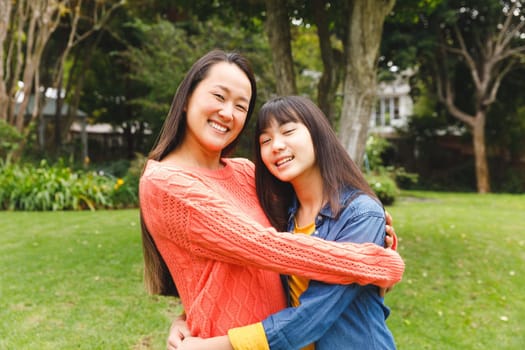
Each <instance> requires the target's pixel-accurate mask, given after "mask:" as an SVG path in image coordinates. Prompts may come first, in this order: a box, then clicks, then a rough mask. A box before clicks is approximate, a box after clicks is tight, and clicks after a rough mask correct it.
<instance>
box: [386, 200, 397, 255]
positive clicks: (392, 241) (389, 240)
mask: <svg viewBox="0 0 525 350" xmlns="http://www.w3.org/2000/svg"><path fill="white" fill-rule="evenodd" d="M385 219H386V225H385V231H386V236H385V248H391V249H393V250H396V249H397V236H396V231H395V230H394V226H393V224H394V221H393V219H392V215H390V213H389V212H387V211H386V210H385Z"/></svg>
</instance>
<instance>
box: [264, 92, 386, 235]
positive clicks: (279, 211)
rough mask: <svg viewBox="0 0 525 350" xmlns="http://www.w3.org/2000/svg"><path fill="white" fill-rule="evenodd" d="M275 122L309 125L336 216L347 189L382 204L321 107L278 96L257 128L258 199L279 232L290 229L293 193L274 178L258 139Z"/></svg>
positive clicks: (327, 197)
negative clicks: (343, 190)
mask: <svg viewBox="0 0 525 350" xmlns="http://www.w3.org/2000/svg"><path fill="white" fill-rule="evenodd" d="M272 121H276V122H277V123H278V124H279V125H281V124H284V123H288V122H296V123H302V124H304V125H305V126H306V128H307V129H308V131H309V132H310V135H311V137H312V142H313V147H314V152H315V159H316V162H317V165H318V166H319V170H320V172H321V176H322V179H323V197H324V200H326V201H327V203H328V204H329V205H330V208H331V209H332V211H333V212H334V213H335V214H336V216H337V215H338V214H339V212H340V210H341V209H342V207H341V204H340V198H339V196H340V193H341V190H342V189H343V188H345V187H351V188H355V189H357V190H360V191H362V192H364V193H366V194H368V195H369V196H371V197H372V198H374V199H376V200H377V201H379V199H378V198H377V196H376V195H375V194H374V191H373V190H372V189H371V188H370V186H369V185H368V182H367V181H366V180H365V178H364V176H363V174H362V172H361V171H360V170H359V168H358V167H357V165H356V164H355V163H354V161H353V160H352V159H351V158H350V156H349V154H348V152H346V150H345V149H344V147H343V146H342V145H341V143H340V142H339V140H338V138H337V135H336V134H335V132H334V130H333V129H332V127H331V126H330V123H329V122H328V119H327V118H326V116H325V115H324V113H323V112H322V111H321V110H320V109H319V107H317V106H316V105H315V103H313V102H312V101H310V100H309V99H307V98H305V97H301V96H285V97H277V98H274V99H272V100H269V101H268V102H266V103H265V104H264V105H263V106H262V107H261V109H260V111H259V114H258V118H257V122H256V127H255V181H256V187H257V196H258V197H259V201H260V202H261V205H262V207H263V209H264V211H265V213H266V215H267V216H268V218H269V219H270V221H271V223H272V225H274V226H275V227H276V228H277V229H279V230H286V228H287V223H288V207H289V206H290V204H291V201H292V198H293V194H294V190H293V187H292V185H291V184H290V183H286V182H282V181H280V180H279V179H277V178H276V177H275V176H273V175H272V174H271V173H270V172H269V171H268V169H267V168H266V166H265V165H264V163H263V161H262V158H261V145H260V143H259V136H260V135H261V134H262V133H263V132H264V130H265V129H266V128H268V127H269V126H270V123H271V122H272Z"/></svg>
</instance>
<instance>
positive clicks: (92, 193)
mask: <svg viewBox="0 0 525 350" xmlns="http://www.w3.org/2000/svg"><path fill="white" fill-rule="evenodd" d="M137 198H138V197H137V189H136V186H135V184H133V183H132V184H127V183H126V181H125V180H124V179H122V178H115V177H113V176H107V175H104V174H103V173H98V172H94V171H89V172H85V171H82V170H77V171H73V170H72V169H71V168H70V167H68V166H66V165H65V164H64V163H63V162H58V163H57V164H55V165H53V166H51V165H49V164H48V163H47V161H45V160H43V161H41V162H40V164H39V165H38V166H37V167H35V166H33V165H31V164H25V165H18V164H12V163H9V162H2V163H0V209H2V210H27V211H45V210H53V211H56V210H83V209H90V210H95V209H112V208H124V207H135V206H136V205H137V202H138V199H137Z"/></svg>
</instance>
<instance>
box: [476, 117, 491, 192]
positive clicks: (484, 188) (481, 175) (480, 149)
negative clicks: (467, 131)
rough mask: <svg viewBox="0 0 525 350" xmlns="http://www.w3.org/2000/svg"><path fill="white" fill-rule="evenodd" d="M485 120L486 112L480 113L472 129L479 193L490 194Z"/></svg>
mask: <svg viewBox="0 0 525 350" xmlns="http://www.w3.org/2000/svg"><path fill="white" fill-rule="evenodd" d="M485 119H486V116H485V112H483V111H479V112H478V114H477V115H476V118H475V122H474V126H473V128H472V141H473V146H474V159H475V162H476V181H477V188H478V193H488V192H490V181H489V178H490V177H489V168H488V165H487V152H486V149H485Z"/></svg>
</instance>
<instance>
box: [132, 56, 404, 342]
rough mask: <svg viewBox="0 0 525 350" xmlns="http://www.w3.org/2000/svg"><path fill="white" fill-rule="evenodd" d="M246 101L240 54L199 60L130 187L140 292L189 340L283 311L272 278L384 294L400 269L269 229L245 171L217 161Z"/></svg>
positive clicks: (369, 248)
mask: <svg viewBox="0 0 525 350" xmlns="http://www.w3.org/2000/svg"><path fill="white" fill-rule="evenodd" d="M255 97H256V84H255V78H254V75H253V73H252V71H251V68H250V66H249V64H248V62H247V61H246V60H245V59H244V58H243V57H242V56H241V55H239V54H236V53H225V52H222V51H217V50H216V51H212V52H209V53H208V54H206V55H204V56H203V57H202V58H201V59H199V60H198V61H197V62H196V63H195V64H194V65H193V66H192V68H191V69H190V70H189V72H188V73H187V75H186V77H185V78H184V79H183V81H182V82H181V84H180V86H179V88H178V89H177V92H176V93H175V96H174V99H173V102H172V106H171V108H170V112H169V114H168V117H167V119H166V121H165V123H164V126H163V129H162V131H161V134H160V136H159V140H158V143H157V145H156V146H155V147H154V149H153V150H152V152H151V153H150V155H149V160H148V162H147V164H146V167H145V169H144V172H143V175H142V177H141V180H140V185H139V196H140V207H141V221H142V230H143V246H144V260H145V282H146V286H147V287H148V290H149V292H151V293H157V294H163V295H179V296H180V299H181V302H182V304H183V307H184V310H185V312H186V320H187V323H188V326H189V329H190V331H191V334H192V335H194V336H199V337H204V338H207V337H212V336H217V335H224V334H226V332H227V331H228V330H229V329H230V328H234V327H238V326H242V325H246V324H251V323H254V322H259V321H261V320H263V319H265V318H266V317H268V316H269V315H270V314H272V313H275V312H277V311H279V310H281V309H283V308H284V307H286V299H285V294H284V292H283V289H282V285H281V281H280V277H279V273H285V274H293V275H299V276H304V277H306V278H310V279H315V280H321V281H324V282H328V283H343V284H348V283H355V282H357V283H360V284H376V285H378V286H381V287H389V286H391V285H393V284H395V283H396V282H398V281H399V280H400V279H401V277H402V273H403V270H404V263H403V261H402V259H401V258H400V256H399V255H398V254H397V253H396V252H394V251H393V250H390V249H383V248H381V247H378V246H377V245H373V244H363V245H355V244H349V243H347V244H337V243H333V242H325V241H323V240H321V239H319V238H314V237H306V236H304V237H300V236H294V235H290V234H288V233H283V232H277V231H276V230H275V229H274V228H272V227H271V225H270V223H269V222H268V220H267V218H266V217H265V215H264V211H263V210H262V208H261V207H260V205H259V203H258V200H257V196H256V193H255V182H254V168H253V163H251V162H250V161H248V160H246V159H240V158H234V159H233V158H226V155H228V153H229V152H231V150H232V149H233V147H234V146H235V145H236V143H237V141H238V138H239V135H240V133H241V132H242V130H243V129H244V128H245V126H246V125H247V122H248V119H249V117H250V116H251V114H252V112H253V108H254V104H255ZM175 286H176V287H175Z"/></svg>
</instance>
